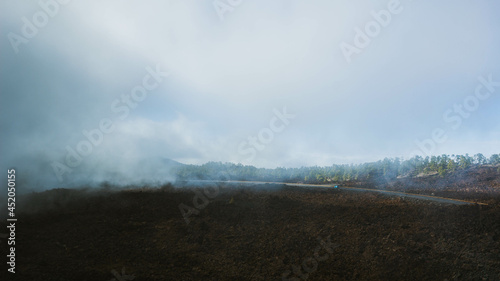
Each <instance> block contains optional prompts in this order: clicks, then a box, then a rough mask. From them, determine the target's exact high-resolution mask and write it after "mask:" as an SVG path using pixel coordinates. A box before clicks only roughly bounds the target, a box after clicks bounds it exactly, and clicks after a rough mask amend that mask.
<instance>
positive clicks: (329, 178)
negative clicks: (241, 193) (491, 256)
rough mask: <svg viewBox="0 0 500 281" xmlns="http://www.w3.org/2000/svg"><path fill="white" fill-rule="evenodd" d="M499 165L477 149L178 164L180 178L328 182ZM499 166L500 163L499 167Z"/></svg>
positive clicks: (498, 158) (499, 160) (499, 158)
mask: <svg viewBox="0 0 500 281" xmlns="http://www.w3.org/2000/svg"><path fill="white" fill-rule="evenodd" d="M481 165H496V166H498V165H500V154H493V155H491V157H489V158H487V157H485V156H484V155H483V154H481V153H478V154H475V155H474V156H470V155H469V154H465V155H446V154H443V155H439V156H431V157H425V158H424V157H422V156H415V157H413V158H410V159H407V160H403V159H401V158H397V157H396V158H385V159H383V160H379V161H377V162H370V163H363V164H342V165H336V164H334V165H332V166H327V167H319V166H313V167H301V168H282V167H278V168H275V169H266V168H257V167H254V166H250V165H242V164H234V163H221V162H208V163H206V164H203V165H183V166H179V167H177V168H176V170H175V173H176V178H177V180H181V181H182V180H247V181H276V182H307V183H329V182H344V181H370V180H377V179H385V180H388V181H389V180H394V179H396V178H398V177H399V178H401V177H417V176H422V175H438V176H444V175H446V174H448V173H454V172H456V171H460V170H467V169H469V168H471V167H474V166H481ZM498 170H500V167H499V168H498Z"/></svg>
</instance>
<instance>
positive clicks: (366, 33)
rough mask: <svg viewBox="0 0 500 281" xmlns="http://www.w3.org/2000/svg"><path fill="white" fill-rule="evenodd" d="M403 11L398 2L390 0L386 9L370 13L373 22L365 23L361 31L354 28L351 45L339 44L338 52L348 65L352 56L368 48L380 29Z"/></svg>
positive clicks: (397, 0)
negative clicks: (340, 52)
mask: <svg viewBox="0 0 500 281" xmlns="http://www.w3.org/2000/svg"><path fill="white" fill-rule="evenodd" d="M402 11H403V7H402V6H401V3H400V2H399V0H391V1H389V3H388V4H387V9H386V10H385V9H383V10H380V11H378V12H375V11H371V15H372V17H373V20H371V21H369V22H367V23H366V24H365V27H364V29H363V30H361V29H360V28H359V27H356V28H354V32H355V34H354V40H353V44H349V43H346V42H344V41H343V42H342V43H340V50H341V51H342V54H343V55H344V58H345V59H346V61H347V62H348V63H351V61H352V58H351V57H352V56H353V55H354V54H360V53H361V51H362V50H363V49H365V48H366V47H368V46H369V45H370V43H371V41H372V39H373V38H375V37H377V36H378V35H379V34H380V32H381V31H382V28H383V27H384V28H385V27H387V26H388V25H389V24H390V23H391V21H392V16H393V15H397V14H399V13H401V12H402Z"/></svg>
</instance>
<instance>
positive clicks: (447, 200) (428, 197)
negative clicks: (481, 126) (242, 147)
mask: <svg viewBox="0 0 500 281" xmlns="http://www.w3.org/2000/svg"><path fill="white" fill-rule="evenodd" d="M192 182H220V183H239V184H284V185H287V186H298V187H324V188H334V185H331V184H304V183H286V182H264V181H216V180H192ZM337 189H341V190H351V191H363V192H378V193H384V194H387V195H391V196H399V197H406V198H414V199H420V200H426V201H433V202H437V203H445V204H453V205H472V204H478V205H488V204H486V203H479V202H471V201H466V200H460V199H451V198H445V197H439V196H431V195H423V194H415V193H406V192H400V191H389V190H380V189H369V188H359V187H345V186H344V187H338V188H337Z"/></svg>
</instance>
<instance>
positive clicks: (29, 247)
mask: <svg viewBox="0 0 500 281" xmlns="http://www.w3.org/2000/svg"><path fill="white" fill-rule="evenodd" d="M494 180H495V179H494ZM395 186H396V185H395ZM492 186H494V187H495V184H493V185H492ZM263 187H266V188H268V189H263ZM413 187H415V186H413ZM464 188H467V186H466V185H465V186H464ZM199 190H202V191H203V189H199ZM424 190H427V191H429V190H428V189H425V188H424ZM457 190H459V189H458V187H457V188H455V189H453V188H451V189H450V190H448V192H449V194H452V195H454V196H455V197H460V196H461V197H462V198H469V199H470V198H472V197H477V194H481V196H482V199H481V200H482V202H488V204H489V205H488V206H479V205H465V206H459V205H450V204H442V203H435V202H428V201H422V200H416V199H402V198H399V197H394V196H387V195H384V194H377V193H372V192H354V191H349V190H338V189H327V188H306V187H285V186H283V185H264V186H262V185H260V186H255V187H249V186H239V187H236V186H232V187H230V186H225V187H220V188H219V194H214V193H213V192H214V189H207V194H208V195H210V196H211V197H213V198H211V199H210V198H207V199H208V200H209V201H207V202H203V201H202V200H199V201H197V203H199V204H206V206H205V207H204V208H201V206H200V205H197V206H198V207H200V210H198V211H199V213H198V214H193V215H191V216H190V217H189V218H190V223H189V224H187V223H186V221H185V220H184V219H183V217H182V215H181V212H180V210H179V204H181V203H182V204H185V205H186V206H190V207H193V198H194V197H195V195H196V193H195V189H191V188H184V189H176V188H172V187H171V186H164V187H163V188H159V189H151V188H135V189H129V190H120V191H114V190H110V189H104V190H103V189H101V190H90V189H89V190H68V189H56V190H50V191H45V192H41V193H34V194H30V195H26V196H18V198H19V200H18V201H19V203H18V209H17V212H18V222H17V226H16V274H15V275H13V274H10V273H7V271H6V264H5V262H4V263H3V264H4V265H3V269H2V272H1V273H0V279H1V280H93V281H94V280H103V281H107V280H119V281H122V280H137V281H139V280H281V279H282V276H283V274H284V273H286V272H287V271H291V273H290V274H289V275H286V276H287V278H285V279H283V280H306V279H307V280H500V196H499V195H498V194H499V193H494V192H492V191H488V192H479V193H478V192H474V191H471V190H469V192H462V191H457ZM435 192H446V189H436V190H435ZM453 192H454V193H453ZM484 194H487V197H485V196H486V195H484ZM483 197H484V198H483ZM4 221H5V220H2V222H4ZM2 227H4V223H3V224H2ZM4 229H5V228H4ZM0 239H1V238H0ZM318 239H319V240H318ZM1 240H2V243H1V244H2V245H1V247H2V253H6V252H7V246H6V243H5V240H4V239H1ZM320 240H322V241H323V242H320ZM315 253H316V254H315ZM2 255H3V256H4V259H6V258H5V255H4V254H2ZM304 261H305V262H304ZM294 267H295V271H297V270H300V272H297V273H293V271H294V269H293V268H294ZM122 270H123V272H122ZM306 270H307V271H309V273H307V272H306ZM112 271H113V272H112ZM113 273H114V274H113ZM13 277H16V278H13ZM293 278H297V279H293Z"/></svg>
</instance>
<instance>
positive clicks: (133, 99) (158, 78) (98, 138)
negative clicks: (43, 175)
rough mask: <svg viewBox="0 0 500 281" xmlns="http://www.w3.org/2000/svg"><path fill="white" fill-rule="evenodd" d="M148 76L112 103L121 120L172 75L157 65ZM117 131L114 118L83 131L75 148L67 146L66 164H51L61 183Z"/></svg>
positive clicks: (148, 69) (147, 69) (149, 70)
mask: <svg viewBox="0 0 500 281" xmlns="http://www.w3.org/2000/svg"><path fill="white" fill-rule="evenodd" d="M146 72H147V74H146V75H144V77H143V78H142V83H141V84H140V85H137V86H135V87H134V88H132V90H131V91H130V95H128V94H122V95H121V97H120V99H115V100H114V101H113V102H112V103H111V112H113V113H115V114H118V115H117V116H116V117H117V118H118V119H119V120H124V119H125V118H127V117H128V116H129V114H130V111H131V109H134V108H136V107H137V106H138V104H139V103H140V102H142V101H144V100H145V99H146V98H147V97H148V94H149V92H150V91H153V90H154V89H156V88H158V87H159V86H160V84H161V83H162V82H163V80H164V78H167V77H168V76H169V75H170V73H169V72H163V71H161V69H160V65H159V64H158V65H156V70H154V69H152V68H151V67H149V66H148V67H146ZM114 130H115V125H114V121H113V120H112V118H102V119H101V120H100V122H99V126H98V128H96V129H92V130H88V131H87V130H83V131H82V134H83V136H84V139H83V140H81V141H79V142H78V143H77V144H76V146H75V148H73V147H71V146H69V145H67V146H66V152H67V153H66V157H65V159H64V160H65V161H64V163H60V162H57V161H54V162H52V163H51V166H52V169H53V170H54V174H55V175H56V177H57V179H58V180H59V182H62V181H63V175H64V174H65V173H70V172H72V171H73V169H74V168H76V167H78V166H80V165H81V164H82V161H83V158H84V157H87V156H89V155H90V154H92V152H93V150H94V147H98V146H99V145H101V143H102V142H103V141H104V136H105V135H106V134H110V133H112V132H113V131H114Z"/></svg>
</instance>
